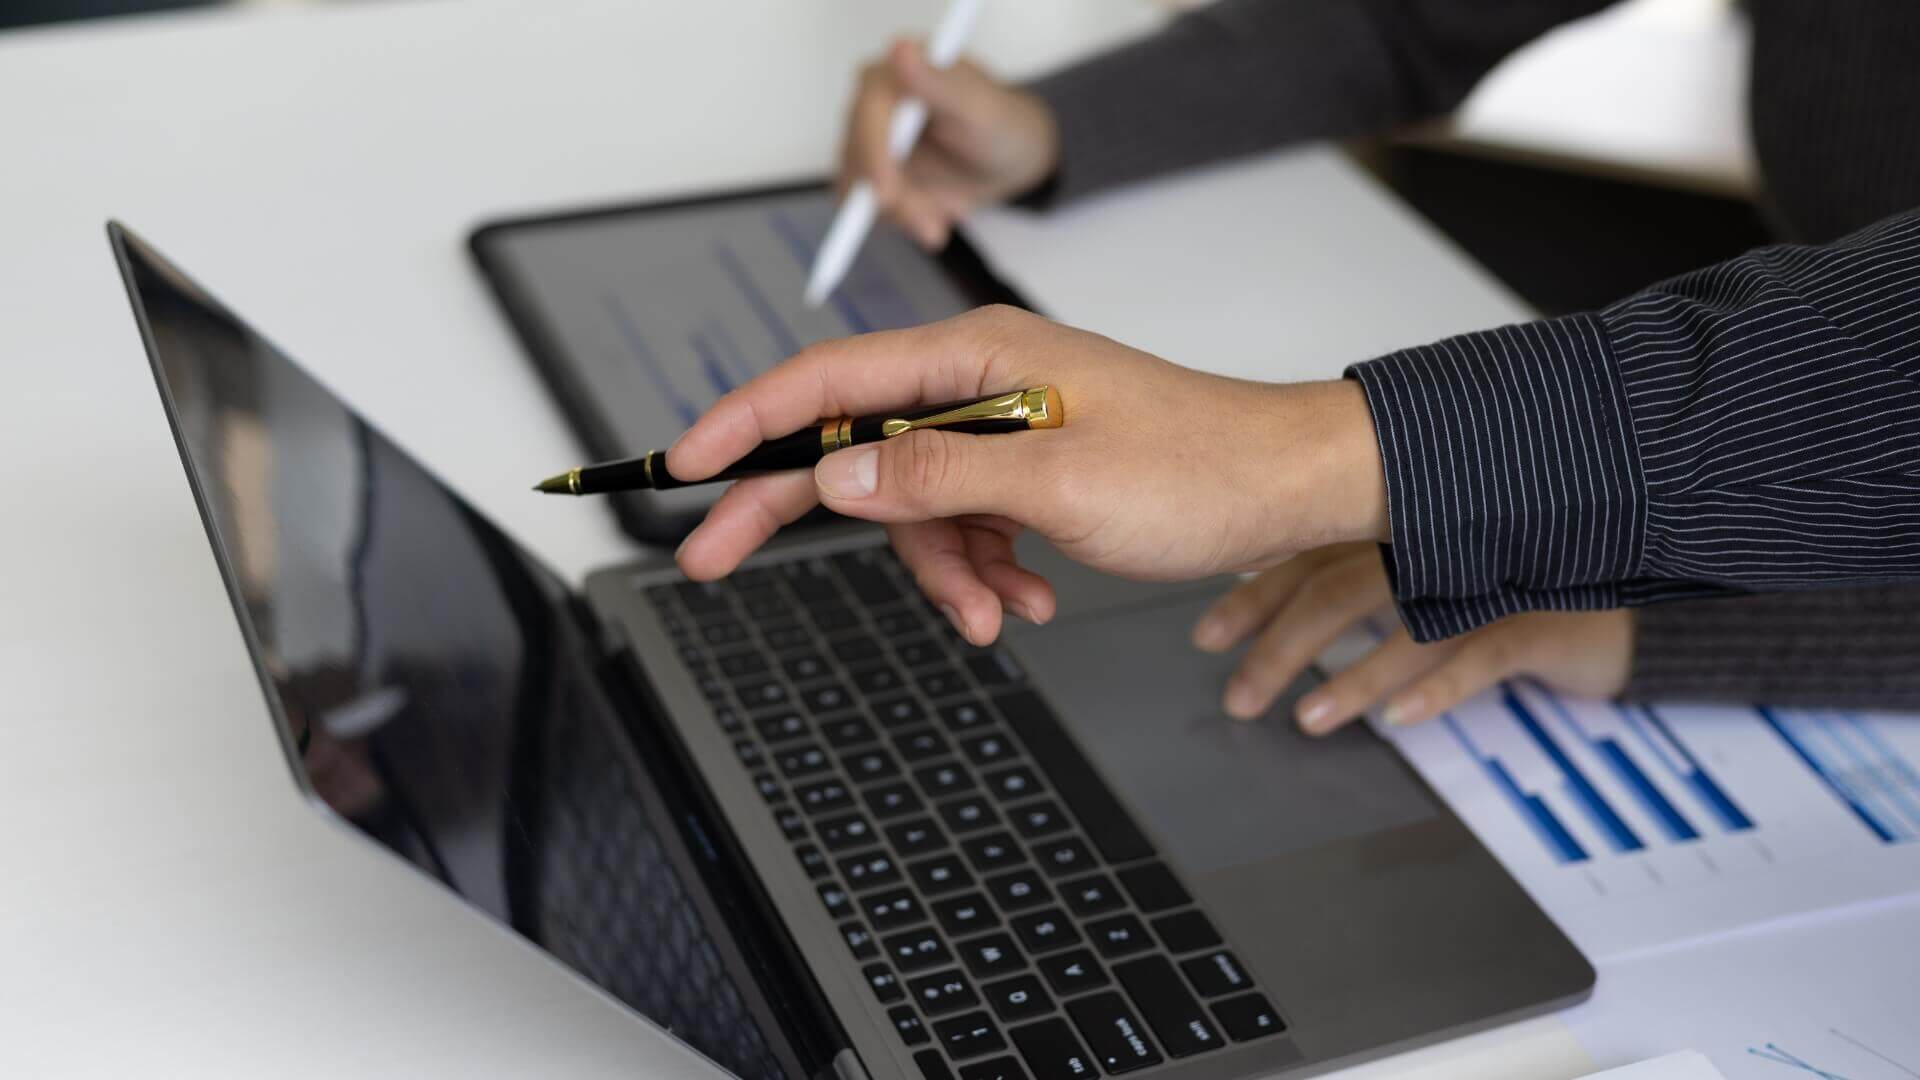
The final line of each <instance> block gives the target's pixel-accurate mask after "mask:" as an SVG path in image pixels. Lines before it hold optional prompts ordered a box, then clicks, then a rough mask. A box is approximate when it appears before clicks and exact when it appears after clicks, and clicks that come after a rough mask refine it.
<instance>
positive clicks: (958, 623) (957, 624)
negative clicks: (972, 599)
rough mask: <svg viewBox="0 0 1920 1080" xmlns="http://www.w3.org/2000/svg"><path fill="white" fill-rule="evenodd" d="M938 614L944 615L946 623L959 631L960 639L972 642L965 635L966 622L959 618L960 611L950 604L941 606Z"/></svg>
mask: <svg viewBox="0 0 1920 1080" xmlns="http://www.w3.org/2000/svg"><path fill="white" fill-rule="evenodd" d="M940 614H942V615H945V616H946V617H947V621H948V622H950V623H952V624H953V627H954V629H956V630H958V631H960V636H961V637H963V638H966V639H967V640H968V641H972V640H973V638H972V637H971V636H970V635H969V634H968V633H967V620H965V619H963V618H961V617H960V609H958V608H956V607H954V606H953V605H952V604H941V605H940Z"/></svg>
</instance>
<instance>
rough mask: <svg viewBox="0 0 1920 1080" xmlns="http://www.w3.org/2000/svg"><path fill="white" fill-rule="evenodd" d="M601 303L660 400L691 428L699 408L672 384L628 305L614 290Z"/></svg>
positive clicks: (697, 415) (698, 414) (696, 418)
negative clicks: (636, 324) (635, 322)
mask: <svg viewBox="0 0 1920 1080" xmlns="http://www.w3.org/2000/svg"><path fill="white" fill-rule="evenodd" d="M600 303H601V305H602V306H603V307H605V308H606V309H607V315H608V316H609V317H610V318H612V319H613V323H614V325H615V326H616V327H618V328H619V330H620V336H621V338H623V339H624V340H625V341H626V343H627V348H628V349H630V350H632V352H633V356H634V359H636V360H638V361H640V370H641V371H643V372H645V373H646V376H647V381H648V382H650V383H652V384H653V388H654V390H655V391H656V392H658V393H659V395H660V397H661V400H663V401H665V402H666V403H667V404H668V405H669V406H671V407H672V409H673V411H674V415H676V416H678V417H680V420H681V422H682V423H685V424H686V425H687V426H689V427H691V426H693V422H694V421H695V420H698V419H700V407H699V406H697V405H695V404H694V403H693V402H692V401H689V400H688V399H687V396H686V395H685V394H682V393H681V392H680V390H679V388H678V387H676V386H674V385H673V380H671V379H669V378H667V373H666V371H665V370H664V369H662V368H661V366H660V358H659V357H657V356H655V355H654V354H653V349H652V348H651V347H650V346H648V345H647V339H646V335H644V334H642V333H641V332H640V328H639V327H638V326H635V325H634V324H633V315H632V314H631V313H629V312H628V311H627V306H626V305H625V304H624V303H622V302H621V301H620V298H619V297H618V296H615V295H614V294H612V293H607V294H605V295H604V296H602V297H601V298H600Z"/></svg>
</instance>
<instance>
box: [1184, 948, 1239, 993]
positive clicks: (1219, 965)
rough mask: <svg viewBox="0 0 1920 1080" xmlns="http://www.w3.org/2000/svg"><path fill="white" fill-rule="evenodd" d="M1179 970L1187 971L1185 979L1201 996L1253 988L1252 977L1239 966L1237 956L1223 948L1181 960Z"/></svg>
mask: <svg viewBox="0 0 1920 1080" xmlns="http://www.w3.org/2000/svg"><path fill="white" fill-rule="evenodd" d="M1180 970H1181V971H1184V972H1186V973H1187V981H1188V982H1190V983H1192V984H1193V988H1194V989H1195V990H1198V991H1200V994H1201V996H1202V997H1219V996H1220V995H1222V994H1231V993H1234V992H1235V991H1238V990H1251V989H1252V988H1253V977H1252V976H1251V975H1248V974H1247V971H1246V969H1245V968H1243V967H1241V966H1240V960H1239V958H1237V957H1235V956H1234V955H1233V954H1232V953H1230V952H1226V951H1225V950H1222V951H1220V952H1217V953H1209V954H1207V955H1206V956H1196V957H1194V958H1193V959H1191V960H1183V961H1181V962H1180Z"/></svg>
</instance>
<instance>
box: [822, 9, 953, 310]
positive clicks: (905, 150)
mask: <svg viewBox="0 0 1920 1080" xmlns="http://www.w3.org/2000/svg"><path fill="white" fill-rule="evenodd" d="M984 2H985V0H953V2H952V3H950V4H948V5H947V13H946V14H945V15H942V16H941V17H940V24H939V25H938V26H936V27H934V29H933V36H932V37H930V38H928V39H927V63H928V65H929V66H931V67H935V68H946V67H952V66H953V62H954V61H955V60H957V59H959V57H960V48H961V46H962V45H963V44H964V43H965V42H966V40H967V34H968V33H969V32H971V31H972V29H973V21H974V19H975V18H977V17H978V16H979V14H980V8H981V6H982V5H983V3H984ZM926 126H927V103H926V102H924V101H921V100H920V99H919V98H905V99H903V100H902V101H901V102H900V103H899V104H898V105H895V106H894V107H893V117H892V119H891V120H889V121H888V122H887V153H888V154H889V155H891V156H892V158H893V160H895V161H905V160H906V159H907V155H908V154H909V153H911V152H912V151H913V144H914V143H915V142H917V141H919V139H920V129H922V128H924V127H926ZM877 212H878V207H876V206H875V205H874V201H873V185H872V184H869V183H868V182H866V181H865V180H860V181H856V182H855V183H854V185H853V187H852V188H851V189H849V190H848V192H847V198H846V201H845V202H842V203H841V204H840V212H839V213H837V214H835V215H834V218H833V224H832V225H831V226H830V227H829V228H828V229H827V237H826V239H824V240H822V241H820V250H819V251H817V252H815V253H814V256H813V271H812V273H810V274H808V275H807V292H806V301H807V306H808V307H810V308H817V307H819V306H820V305H821V304H824V303H826V302H827V297H829V296H832V295H833V290H835V289H837V288H839V287H840V280H841V279H842V278H844V277H846V276H847V270H848V268H850V267H852V266H853V260H854V258H855V257H856V256H858V255H859V254H860V245H861V244H864V243H866V240H867V233H868V232H870V231H872V229H873V219H874V217H875V215H876V214H877Z"/></svg>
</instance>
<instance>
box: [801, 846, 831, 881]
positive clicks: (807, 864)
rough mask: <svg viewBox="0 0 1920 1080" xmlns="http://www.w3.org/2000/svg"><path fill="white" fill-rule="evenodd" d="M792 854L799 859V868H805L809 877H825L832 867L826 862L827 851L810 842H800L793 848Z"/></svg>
mask: <svg viewBox="0 0 1920 1080" xmlns="http://www.w3.org/2000/svg"><path fill="white" fill-rule="evenodd" d="M793 856H794V858H796V859H799V860H800V868H801V869H802V870H805V871H806V872H807V876H808V877H810V878H818V877H826V876H827V874H828V872H829V871H831V870H832V869H833V867H832V865H831V864H830V863H828V862H827V853H826V852H824V851H821V850H820V849H819V848H817V847H814V846H813V845H812V844H801V845H800V846H799V847H797V848H794V849H793Z"/></svg>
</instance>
